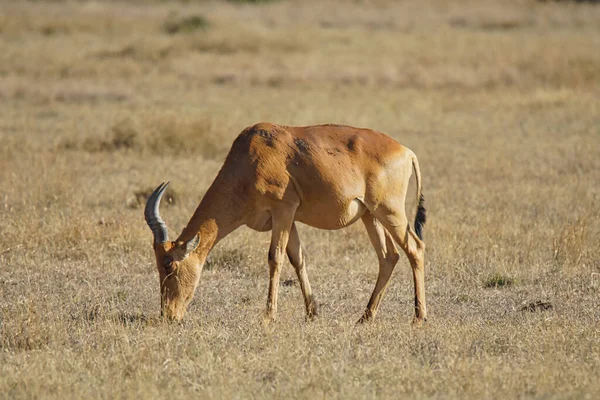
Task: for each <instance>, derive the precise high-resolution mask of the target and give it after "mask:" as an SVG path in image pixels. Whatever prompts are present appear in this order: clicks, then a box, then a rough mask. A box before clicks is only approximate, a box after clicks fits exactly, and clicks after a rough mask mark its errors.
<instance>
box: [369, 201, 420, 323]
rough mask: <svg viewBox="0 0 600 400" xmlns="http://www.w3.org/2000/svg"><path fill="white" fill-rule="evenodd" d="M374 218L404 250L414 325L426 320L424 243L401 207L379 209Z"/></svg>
mask: <svg viewBox="0 0 600 400" xmlns="http://www.w3.org/2000/svg"><path fill="white" fill-rule="evenodd" d="M376 218H377V219H378V220H379V221H380V222H381V223H382V224H383V226H384V227H385V228H386V229H387V230H388V231H389V233H390V234H391V235H392V237H393V238H394V240H395V241H396V243H398V245H399V246H400V247H401V248H402V250H404V253H406V256H407V257H408V260H409V261H410V266H411V267H412V272H413V281H414V288H415V318H414V321H413V322H414V323H415V324H421V323H422V322H424V321H426V320H427V306H426V304H425V243H424V242H423V241H422V240H421V239H419V237H418V236H417V234H416V233H415V232H414V231H413V230H412V229H411V227H410V225H409V224H408V220H407V218H406V214H405V212H404V205H403V204H402V207H394V208H390V207H379V208H378V209H377V212H376Z"/></svg>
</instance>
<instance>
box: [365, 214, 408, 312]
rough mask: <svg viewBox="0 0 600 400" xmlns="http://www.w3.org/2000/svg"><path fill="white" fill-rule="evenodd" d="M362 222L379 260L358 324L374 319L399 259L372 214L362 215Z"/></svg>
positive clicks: (393, 246) (387, 236)
mask: <svg viewBox="0 0 600 400" xmlns="http://www.w3.org/2000/svg"><path fill="white" fill-rule="evenodd" d="M362 221H363V223H364V224H365V228H367V233H368V234H369V239H370V240H371V244H372V245H373V248H374V249H375V252H376V253H377V258H378V259H379V275H378V276H377V282H376V283H375V288H374V289H373V294H372V295H371V299H370V300H369V303H368V304H367V308H366V310H365V313H364V314H363V316H362V317H361V318H360V320H358V322H359V323H362V322H366V321H369V320H372V319H373V318H375V314H377V310H378V309H379V305H380V304H381V299H383V295H384V294H385V290H386V288H387V286H388V283H389V281H390V277H391V276H392V272H393V271H394V267H395V266H396V264H397V263H398V259H399V258H400V256H399V254H398V250H397V249H396V246H395V245H394V242H393V241H392V238H391V237H390V234H389V233H388V232H387V231H386V230H385V228H384V227H383V226H382V225H381V224H380V223H379V222H378V221H377V219H375V217H374V216H373V214H371V213H370V212H369V213H366V214H365V215H363V217H362Z"/></svg>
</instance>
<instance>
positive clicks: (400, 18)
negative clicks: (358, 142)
mask: <svg viewBox="0 0 600 400" xmlns="http://www.w3.org/2000/svg"><path fill="white" fill-rule="evenodd" d="M258 121H272V122H278V123H282V124H288V125H309V124H316V123H326V122H334V123H343V124H350V125H354V126H361V127H370V128H373V129H377V130H379V131H382V132H386V133H387V134H389V135H390V136H392V137H394V138H395V139H397V140H398V141H399V142H400V143H402V144H404V145H406V146H408V147H409V148H411V149H412V150H413V151H414V152H415V153H416V154H417V156H418V157H419V161H420V164H421V170H422V173H423V181H424V190H425V192H424V193H425V197H426V201H427V203H426V205H427V208H428V211H429V219H428V223H427V225H426V227H425V241H426V243H427V253H426V289H427V295H428V308H429V322H428V325H427V326H425V327H423V328H413V327H412V326H411V324H410V322H411V319H412V314H413V307H412V296H413V295H412V291H413V288H412V276H411V272H410V267H409V265H408V261H407V260H406V258H405V257H403V258H402V259H401V261H400V263H399V264H398V267H397V268H396V271H395V273H394V276H393V277H392V283H391V285H390V288H389V289H388V292H387V294H386V297H385V298H384V300H383V303H382V306H381V309H380V312H379V314H378V318H377V319H376V320H375V321H374V322H373V323H370V324H365V325H355V322H356V320H357V319H358V318H359V317H360V315H361V314H362V312H363V310H364V307H365V305H366V303H367V301H368V299H369V296H370V294H371V291H372V289H373V286H374V284H375V279H376V276H377V259H376V256H375V253H374V252H373V250H372V248H371V245H370V244H369V241H368V238H367V234H366V232H365V230H364V227H363V226H362V224H360V223H357V224H355V225H353V226H351V227H350V228H348V229H345V230H341V231H331V232H330V231H319V230H315V229H312V228H310V227H306V226H300V235H301V238H302V239H303V241H304V244H305V247H306V250H307V252H308V254H309V257H310V264H309V276H310V278H311V283H312V286H313V290H314V291H315V295H316V298H317V300H318V301H319V303H320V306H321V315H320V316H319V318H317V319H316V320H315V321H313V322H306V321H305V318H304V304H303V301H302V296H301V292H300V288H299V286H298V283H297V280H296V278H295V274H294V271H293V268H292V267H291V266H290V265H289V264H286V267H285V268H284V270H283V273H282V286H281V290H280V299H279V320H278V321H277V322H276V323H274V324H271V325H263V323H262V318H261V314H262V312H263V310H264V307H265V301H266V295H267V284H268V267H267V247H268V242H269V238H270V237H269V234H268V233H256V232H253V231H251V230H249V229H247V228H241V229H239V230H237V231H236V232H234V233H233V234H232V235H231V236H229V237H227V238H226V239H225V240H223V241H222V242H221V243H220V244H219V245H218V247H217V248H215V250H214V251H213V253H212V254H211V256H210V257H209V261H208V263H207V265H206V266H205V270H204V273H203V277H202V280H201V284H200V286H199V288H198V292H197V293H196V298H195V299H194V301H193V302H192V304H191V306H190V309H189V311H188V314H187V316H186V319H185V321H184V322H183V323H182V324H169V323H167V322H164V321H162V320H160V318H159V304H160V295H159V285H158V273H157V271H156V267H155V264H154V255H153V252H152V248H151V243H152V235H151V232H150V230H149V229H148V227H147V226H146V224H145V222H144V219H143V212H142V207H143V204H144V202H145V199H146V196H147V195H148V194H149V191H151V190H152V189H153V188H154V187H156V186H157V185H158V184H159V183H160V182H162V181H165V180H170V181H171V182H172V183H171V187H172V192H170V193H169V199H170V201H169V202H168V204H167V203H166V202H165V203H164V204H163V207H162V215H163V217H164V218H165V220H166V221H167V223H168V225H169V227H170V228H171V230H172V235H177V234H178V233H179V232H180V230H181V229H182V228H183V226H184V225H185V224H186V223H187V221H188V219H189V217H190V216H191V214H192V213H193V211H194V209H195V207H196V205H197V204H198V202H199V200H200V199H201V197H202V195H203V193H204V192H205V191H206V189H207V188H208V186H209V185H210V183H211V182H212V179H213V178H214V176H215V175H216V173H217V171H218V170H219V168H220V166H221V163H222V162H223V160H224V157H225V155H226V153H227V150H228V148H229V145H230V143H231V141H232V140H233V138H234V137H235V136H236V135H237V134H238V133H239V132H240V131H241V130H242V129H243V128H245V127H246V126H249V125H252V124H254V123H256V122H258ZM412 185H414V183H413V184H412ZM410 193H413V191H412V189H411V191H410ZM413 197H414V196H412V195H410V196H409V204H408V206H407V210H408V212H409V214H410V215H411V217H410V218H411V220H412V215H414V214H413V213H414V200H413ZM599 243H600V6H595V5H593V4H579V3H574V2H573V3H572V2H564V1H562V2H538V1H534V0H520V1H518V0H515V1H456V2H446V1H442V0H434V1H427V2H421V1H401V2H393V1H385V0H373V1H332V2H322V1H316V0H315V1H312V0H311V1H306V2H304V1H303V2H300V1H269V2H266V3H263V4H250V3H244V2H243V1H239V0H238V1H230V2H225V1H224V2H205V1H200V0H198V1H194V0H189V1H186V2H168V1H162V2H161V1H157V2H152V1H141V0H139V1H125V0H123V1H90V2H87V1H81V2H80V1H70V2H61V1H11V0H0V398H7V399H8V398H10V399H18V398H60V399H64V398H159V397H161V398H167V397H169V398H185V397H192V396H195V397H199V398H264V397H274V398H290V397H294V398H311V399H313V398H373V397H381V398H486V399H487V398H498V399H506V398H540V399H542V398H543V399H554V398H558V399H563V398H574V399H585V398H587V399H595V398H599V396H600V246H599Z"/></svg>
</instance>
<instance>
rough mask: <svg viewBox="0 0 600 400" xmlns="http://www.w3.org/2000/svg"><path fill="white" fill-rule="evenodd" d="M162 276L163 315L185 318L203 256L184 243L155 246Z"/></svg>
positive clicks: (174, 318) (157, 263)
mask: <svg viewBox="0 0 600 400" xmlns="http://www.w3.org/2000/svg"><path fill="white" fill-rule="evenodd" d="M154 253H155V255H156V266H157V268H158V276H159V278H160V295H161V315H162V316H164V317H166V318H167V319H169V320H173V321H181V320H182V319H183V316H184V315H185V312H186V310H187V307H188V305H189V304H190V302H191V301H192V298H193V297H194V293H195V291H196V287H197V286H198V282H199V281H200V273H201V269H202V265H201V261H200V259H199V257H198V256H197V255H196V254H195V253H193V252H189V253H187V254H186V249H185V245H184V244H179V245H178V244H177V243H174V242H166V243H162V244H155V245H154Z"/></svg>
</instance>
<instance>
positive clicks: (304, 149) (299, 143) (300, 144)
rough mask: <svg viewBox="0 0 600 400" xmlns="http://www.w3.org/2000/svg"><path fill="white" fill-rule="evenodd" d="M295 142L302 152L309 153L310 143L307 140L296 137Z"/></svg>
mask: <svg viewBox="0 0 600 400" xmlns="http://www.w3.org/2000/svg"><path fill="white" fill-rule="evenodd" d="M294 144H295V145H296V147H297V148H298V150H299V151H300V152H301V153H304V154H306V153H308V143H306V141H304V140H302V139H298V138H296V139H294Z"/></svg>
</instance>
